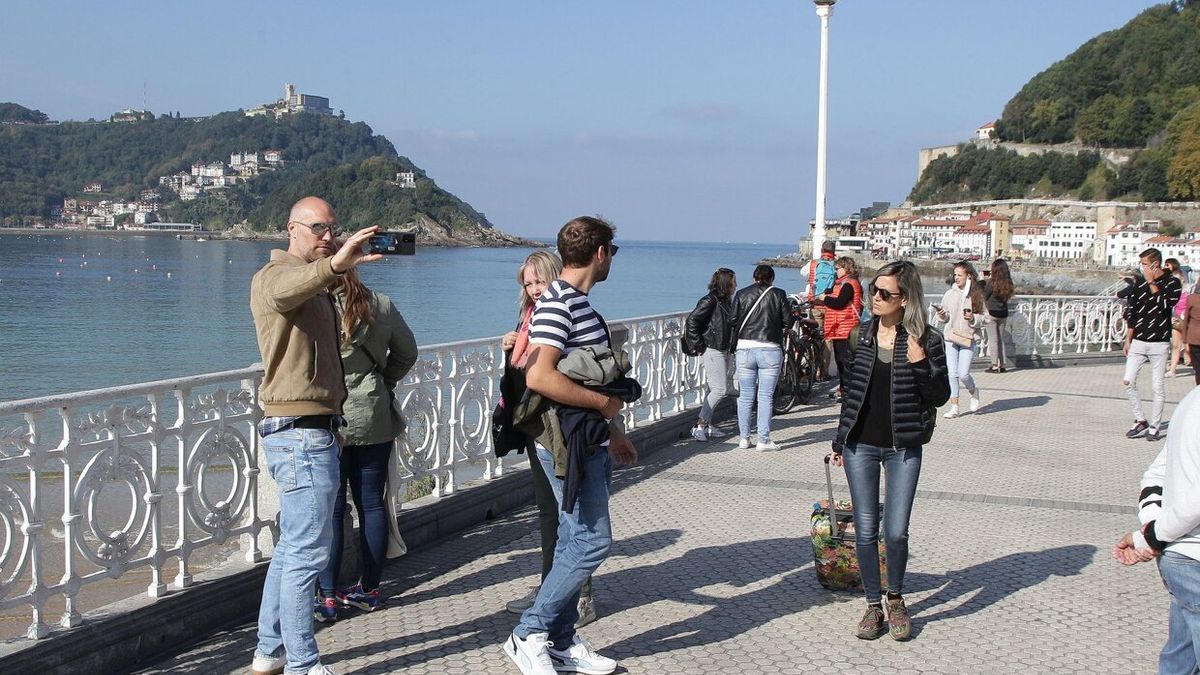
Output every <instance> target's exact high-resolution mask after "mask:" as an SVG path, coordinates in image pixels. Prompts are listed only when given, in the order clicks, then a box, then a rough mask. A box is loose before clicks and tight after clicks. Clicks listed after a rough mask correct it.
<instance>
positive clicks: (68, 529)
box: [0, 296, 1124, 638]
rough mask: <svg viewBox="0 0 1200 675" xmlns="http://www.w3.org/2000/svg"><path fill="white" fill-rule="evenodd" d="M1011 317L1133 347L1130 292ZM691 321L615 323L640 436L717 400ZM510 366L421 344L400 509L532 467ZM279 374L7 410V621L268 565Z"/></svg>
mask: <svg viewBox="0 0 1200 675" xmlns="http://www.w3.org/2000/svg"><path fill="white" fill-rule="evenodd" d="M1011 307H1012V311H1011V317H1012V318H1010V323H1009V326H1010V329H1011V331H1012V334H1013V338H1014V341H1015V343H1016V345H1017V347H1018V350H1019V352H1018V353H1031V354H1039V353H1049V354H1061V353H1064V352H1067V351H1071V350H1074V351H1076V352H1085V351H1111V350H1112V349H1114V347H1115V346H1116V345H1120V344H1121V340H1122V339H1123V335H1124V321H1123V319H1122V316H1121V305H1120V304H1119V303H1118V302H1117V301H1116V300H1115V299H1114V298H1095V297H1066V296H1018V297H1016V298H1013V300H1012V302H1011ZM685 317H686V313H684V312H678V313H672V314H662V315H656V316H646V317H638V318H633V319H628V320H625V321H621V322H619V323H613V324H612V326H611V328H612V334H613V341H614V343H615V344H616V345H617V346H620V347H623V348H624V349H626V350H627V351H628V352H629V355H630V358H631V361H632V363H633V376H634V377H636V378H637V379H638V381H640V382H641V383H642V385H643V396H642V399H641V400H640V401H638V402H637V403H636V404H635V405H632V406H630V407H629V408H628V409H627V410H626V420H627V426H628V427H629V428H630V429H636V428H638V427H642V426H645V425H648V424H652V423H654V422H656V421H658V420H661V419H663V418H664V417H666V416H668V415H671V414H673V413H677V412H680V411H682V410H684V409H685V408H688V407H691V406H695V405H698V404H699V401H700V398H701V396H702V395H703V387H704V379H703V373H702V369H701V368H700V362H699V359H689V358H687V357H685V356H683V354H682V353H681V352H680V350H679V336H680V335H681V334H682V331H683V321H684V319H685ZM985 353H986V348H985ZM503 368H504V357H503V353H502V351H501V349H500V341H499V339H496V338H492V339H484V340H468V341H462V342H451V343H444V344H435V345H429V346H426V347H422V348H421V349H420V352H419V355H418V359H417V363H416V365H415V366H414V367H413V369H412V371H411V372H410V373H409V375H408V376H407V377H406V378H405V379H404V381H403V382H401V383H400V384H399V385H398V386H397V389H396V395H397V397H398V399H399V401H400V402H401V406H402V409H403V410H404V413H405V417H406V418H407V420H408V431H407V433H406V437H405V438H404V439H402V440H401V441H400V442H399V445H398V454H397V458H398V460H399V462H400V464H401V466H402V470H403V472H404V473H405V476H404V478H403V484H402V485H401V486H399V489H397V490H396V492H395V495H396V496H397V497H396V498H399V497H398V496H399V495H404V494H406V493H407V492H408V487H409V485H411V484H413V483H415V482H418V481H424V482H426V483H431V485H430V486H429V490H430V493H431V495H432V498H434V499H437V498H440V497H442V496H445V495H448V494H451V493H453V492H455V491H456V490H458V489H461V486H462V485H463V484H464V483H466V482H468V481H471V480H475V479H485V480H486V479H492V478H496V477H499V476H501V475H503V474H504V471H505V470H506V468H516V467H519V466H521V464H523V463H524V460H523V458H521V456H519V455H517V456H514V455H509V456H508V457H506V458H503V459H500V458H496V457H495V456H494V455H493V454H492V451H491V435H490V431H489V429H490V415H491V410H492V408H493V406H494V404H495V398H496V394H497V391H498V387H497V384H498V381H499V378H500V374H501V373H502V371H503ZM261 378H262V371H261V370H260V369H258V368H245V369H241V370H232V371H226V372H219V373H211V374H207V375H198V376H195V377H185V378H178V379H173V380H163V381H159V382H148V383H144V384H136V385H130V386H124V387H114V388H111V389H98V390H93V391H86V392H78V393H73V394H67V395H62V396H51V397H44V398H37V399H27V400H23V401H11V402H0V537H3V543H4V548H3V551H2V553H0V614H7V615H9V616H12V615H13V613H14V611H15V610H17V609H19V608H23V607H28V608H29V614H28V616H29V617H30V618H31V623H30V625H29V627H28V629H27V631H26V635H27V636H28V637H30V638H41V637H45V636H46V635H48V634H49V633H50V630H51V623H54V624H57V625H58V626H60V627H62V628H71V627H73V626H77V625H79V623H80V621H81V620H82V619H81V614H82V604H89V605H90V606H94V605H96V604H103V603H104V602H108V601H111V600H112V599H115V598H114V597H113V593H100V592H94V591H96V589H97V588H98V587H99V586H100V585H102V584H119V583H124V584H125V585H126V586H131V585H132V584H133V583H140V580H144V581H146V582H147V585H146V587H145V588H146V590H145V593H146V594H147V595H148V596H150V597H160V596H162V595H163V594H165V593H166V592H168V590H169V588H174V589H182V588H186V587H188V586H189V585H191V583H192V578H193V575H194V574H196V573H198V571H199V570H203V569H207V567H208V566H210V564H212V563H220V562H224V561H225V560H228V559H229V558H230V557H232V556H235V555H240V556H241V557H242V558H243V559H244V560H246V561H249V562H257V561H259V560H262V559H263V558H264V557H265V555H266V553H265V552H264V549H263V548H262V547H260V544H259V534H260V532H262V531H263V530H270V529H271V528H272V527H273V518H274V513H275V506H274V504H273V503H271V495H273V494H274V493H273V485H271V484H270V481H267V483H266V484H264V485H263V486H262V487H263V488H264V489H263V490H262V492H261V493H260V484H259V476H260V475H261V470H260V461H259V459H260V458H259V444H258V437H257V434H256V433H255V430H254V428H255V424H256V423H257V422H258V421H259V420H260V419H261V414H262V413H261V411H260V409H259V407H258V398H257V396H258V393H257V392H258V386H259V384H260V382H261ZM242 535H246V536H242ZM172 573H173V575H172ZM168 577H169V579H168ZM133 578H137V579H138V580H139V581H138V582H131V581H130V580H131V579H133ZM138 592H140V591H138ZM126 595H129V593H127V594H126ZM90 597H91V598H95V600H94V602H91V603H88V602H87V601H88V599H89V598H90ZM52 612H54V613H56V614H57V618H54V619H51V618H50V614H51V613H52ZM22 613H23V612H22Z"/></svg>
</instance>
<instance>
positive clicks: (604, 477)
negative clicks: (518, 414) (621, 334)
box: [504, 216, 637, 675]
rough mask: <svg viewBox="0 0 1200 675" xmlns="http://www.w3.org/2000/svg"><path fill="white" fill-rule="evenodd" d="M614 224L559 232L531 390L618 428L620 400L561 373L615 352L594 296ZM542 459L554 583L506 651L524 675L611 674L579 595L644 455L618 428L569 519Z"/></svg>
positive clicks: (542, 302) (604, 272)
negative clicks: (612, 494) (613, 503)
mask: <svg viewBox="0 0 1200 675" xmlns="http://www.w3.org/2000/svg"><path fill="white" fill-rule="evenodd" d="M613 232H614V229H613V227H612V225H609V224H608V223H607V222H605V221H603V220H601V219H599V218H592V217H587V216H584V217H581V218H576V219H574V220H572V221H571V222H569V223H567V224H566V225H564V226H563V228H562V229H561V230H560V231H559V233H558V253H559V256H561V257H562V261H563V271H562V274H561V275H560V276H559V278H558V279H556V280H555V281H554V282H553V283H551V284H550V286H548V287H547V288H546V290H545V291H543V292H542V296H541V298H539V299H538V302H537V305H535V306H534V310H533V317H532V319H531V322H530V329H529V349H530V353H529V360H528V365H527V366H526V385H527V386H528V387H529V388H530V389H532V390H533V391H535V392H537V393H539V394H541V395H542V396H544V397H546V398H548V399H550V400H551V401H553V402H555V403H558V404H560V405H564V406H575V407H577V408H591V409H594V410H598V411H600V413H601V414H602V415H603V416H604V418H605V419H608V420H613V419H614V418H616V417H617V413H619V412H620V410H621V406H622V401H621V399H619V398H617V397H615V396H607V395H605V394H601V393H599V392H595V391H591V390H590V389H587V388H585V387H582V386H580V385H579V384H577V383H576V382H575V381H574V380H571V379H570V378H569V377H567V376H566V375H564V374H562V373H560V372H559V371H558V369H557V365H558V361H559V359H560V358H561V357H562V356H563V355H564V354H568V353H570V352H572V351H574V350H576V349H579V348H580V347H586V346H601V347H609V346H610V344H609V335H608V326H607V325H606V324H605V323H604V319H603V318H602V317H601V316H600V315H599V314H598V313H597V312H596V310H594V309H593V308H592V305H591V302H590V301H589V298H588V293H589V292H590V291H591V290H592V287H593V286H595V285H596V284H598V283H600V282H601V281H604V280H605V279H607V278H608V272H609V268H610V267H611V266H612V261H613V256H614V255H616V253H617V245H616V244H614V243H613ZM536 448H537V459H538V461H540V462H541V464H542V467H544V468H545V470H546V475H547V476H548V477H549V478H550V484H551V486H552V487H553V488H554V497H555V499H557V500H558V503H559V510H558V518H559V527H558V546H557V547H556V548H555V551H554V563H553V565H552V566H551V568H550V574H548V575H547V576H546V578H545V579H544V580H543V581H542V586H541V589H540V590H539V591H538V595H537V599H536V600H535V601H534V603H533V606H532V607H530V608H529V609H528V610H526V611H525V613H524V614H523V615H522V616H521V622H520V623H519V624H518V625H517V627H516V629H514V630H513V633H512V635H510V636H509V638H508V640H506V641H505V643H504V651H505V653H506V654H508V656H509V658H511V659H512V660H513V662H514V663H516V664H517V667H518V668H520V669H521V672H522V673H524V674H525V675H554V673H555V672H557V671H559V670H563V671H575V672H582V673H595V674H596V675H605V674H606V673H611V672H613V671H614V670H616V668H617V662H616V661H614V660H612V659H610V658H607V657H604V656H601V655H599V654H597V653H596V652H594V651H592V649H591V647H590V646H589V645H588V643H587V642H586V641H585V640H583V639H582V638H580V637H579V636H578V635H577V634H576V633H575V621H576V620H577V618H578V610H577V606H578V602H579V593H580V590H581V589H582V587H583V584H584V582H586V581H587V580H588V579H589V578H590V577H591V575H592V572H594V571H595V570H596V568H597V567H599V566H600V564H601V563H602V562H604V560H605V559H606V558H608V553H609V550H610V549H611V547H612V525H611V522H610V520H609V514H608V499H609V483H610V481H611V479H612V470H613V464H614V463H615V464H632V463H634V462H636V461H637V450H636V449H635V448H634V447H633V444H632V443H630V442H629V439H628V438H626V436H625V433H624V431H623V429H622V427H621V425H620V423H619V421H618V422H617V423H615V424H612V425H611V427H610V432H609V442H608V444H607V451H605V448H600V449H599V450H597V451H596V452H593V453H592V455H591V456H590V457H588V458H587V459H586V460H585V464H584V466H583V477H582V479H581V480H580V485H579V489H578V499H577V501H576V503H575V508H574V509H573V510H572V511H570V512H564V511H563V510H562V502H563V487H564V480H563V477H562V476H560V475H558V474H559V473H561V472H556V471H555V462H554V456H553V455H552V454H551V453H550V451H549V450H547V449H546V448H545V447H543V446H542V445H541V444H540V443H538V444H537V445H536Z"/></svg>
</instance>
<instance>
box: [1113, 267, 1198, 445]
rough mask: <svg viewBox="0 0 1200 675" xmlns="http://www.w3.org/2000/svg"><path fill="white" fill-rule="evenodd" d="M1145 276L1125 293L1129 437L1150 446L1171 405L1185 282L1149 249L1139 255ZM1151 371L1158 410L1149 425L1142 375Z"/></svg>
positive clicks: (1156, 437)
mask: <svg viewBox="0 0 1200 675" xmlns="http://www.w3.org/2000/svg"><path fill="white" fill-rule="evenodd" d="M1138 261H1139V263H1140V269H1141V272H1142V273H1141V275H1140V276H1136V277H1133V279H1132V281H1131V282H1130V283H1129V284H1128V286H1127V287H1126V288H1125V289H1124V290H1123V291H1122V295H1123V296H1124V297H1125V298H1126V300H1127V301H1128V303H1129V304H1128V307H1127V308H1126V316H1127V317H1128V319H1127V323H1128V326H1127V327H1126V330H1125V344H1124V347H1123V349H1122V351H1123V352H1124V354H1125V377H1124V381H1123V384H1124V385H1125V394H1126V396H1128V397H1129V404H1130V406H1131V407H1132V408H1133V426H1132V427H1130V428H1129V431H1127V432H1125V437H1126V438H1138V437H1139V436H1142V435H1145V436H1146V439H1147V440H1149V441H1157V440H1158V439H1159V426H1160V425H1161V424H1162V414H1163V408H1164V407H1165V406H1166V402H1167V386H1166V380H1165V378H1166V373H1167V360H1168V359H1169V358H1170V352H1171V318H1172V317H1171V313H1172V311H1173V310H1174V308H1175V304H1176V303H1177V302H1179V296H1180V294H1181V293H1182V292H1183V288H1182V287H1181V286H1180V284H1179V279H1177V278H1175V277H1173V276H1171V275H1170V274H1168V273H1167V272H1166V270H1164V269H1163V260H1162V253H1161V252H1160V251H1159V250H1158V249H1156V248H1148V249H1146V250H1144V251H1142V252H1141V254H1140V255H1138ZM1147 364H1148V365H1149V366H1150V388H1151V391H1152V392H1153V396H1154V399H1153V404H1152V407H1151V409H1150V417H1149V419H1148V420H1147V417H1146V414H1145V412H1144V411H1143V410H1142V398H1141V394H1140V393H1139V392H1138V382H1137V379H1138V374H1139V373H1140V372H1141V370H1142V366H1144V365H1147Z"/></svg>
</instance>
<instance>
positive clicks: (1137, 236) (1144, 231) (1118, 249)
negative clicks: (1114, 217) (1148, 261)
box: [1104, 220, 1161, 267]
mask: <svg viewBox="0 0 1200 675" xmlns="http://www.w3.org/2000/svg"><path fill="white" fill-rule="evenodd" d="M1160 226H1161V223H1160V222H1159V221H1157V220H1141V221H1139V222H1136V223H1129V222H1126V223H1117V225H1116V226H1114V227H1112V228H1110V229H1109V230H1108V232H1106V233H1105V235H1104V236H1105V240H1106V241H1105V262H1106V263H1107V264H1109V265H1116V266H1118V267H1127V266H1130V265H1136V264H1137V261H1138V254H1139V253H1141V252H1142V251H1144V250H1145V249H1146V248H1147V247H1148V246H1149V244H1148V243H1147V242H1148V241H1149V240H1150V239H1152V238H1153V237H1156V236H1158V228H1159V227H1160Z"/></svg>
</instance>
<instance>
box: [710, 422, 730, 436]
mask: <svg viewBox="0 0 1200 675" xmlns="http://www.w3.org/2000/svg"><path fill="white" fill-rule="evenodd" d="M705 429H707V430H708V437H709V438H728V437H729V434H727V433H725V432H724V431H721V430H720V429H718V428H716V427H714V426H713V425H711V424H710V425H708V426H707V427H705Z"/></svg>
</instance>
